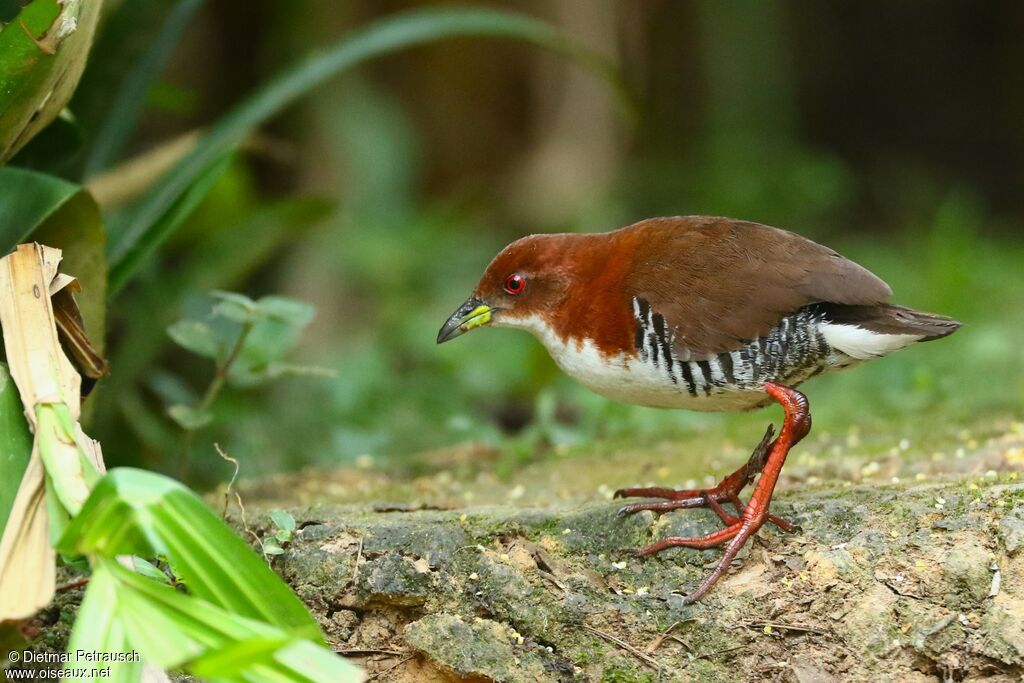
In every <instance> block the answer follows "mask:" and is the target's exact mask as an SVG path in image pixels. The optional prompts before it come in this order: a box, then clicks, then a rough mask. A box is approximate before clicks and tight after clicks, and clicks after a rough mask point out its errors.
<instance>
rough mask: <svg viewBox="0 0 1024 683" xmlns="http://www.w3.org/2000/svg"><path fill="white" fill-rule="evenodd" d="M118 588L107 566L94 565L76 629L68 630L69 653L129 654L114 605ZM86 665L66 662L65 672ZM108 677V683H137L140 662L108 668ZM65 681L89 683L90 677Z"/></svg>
mask: <svg viewBox="0 0 1024 683" xmlns="http://www.w3.org/2000/svg"><path fill="white" fill-rule="evenodd" d="M119 597H120V596H119V587H118V584H117V581H116V580H115V579H114V576H113V575H112V574H111V572H110V571H109V568H108V567H105V566H99V565H98V566H96V567H94V571H93V573H92V576H91V577H90V578H89V587H88V588H86V590H85V597H84V598H83V599H82V606H81V607H79V608H78V613H77V614H76V615H75V627H74V629H73V630H72V631H71V640H70V641H69V642H68V652H78V651H79V650H83V651H85V652H128V651H130V650H131V647H129V645H128V639H127V635H126V633H125V627H124V623H123V621H122V620H121V619H120V618H119V615H118V610H117V604H118V600H119ZM77 666H83V667H84V666H87V665H86V663H85V662H81V663H79V662H74V663H72V662H68V664H67V666H66V667H65V668H66V669H68V668H73V667H77ZM110 667H111V668H110V673H111V676H110V678H109V679H107V680H112V681H116V682H117V683H136V682H137V681H140V680H142V663H141V662H140V663H133V662H118V663H112V664H111V665H110ZM62 680H67V681H92V680H93V678H92V677H91V676H90V677H88V678H85V677H77V676H75V677H70V676H69V677H67V678H64V679H62Z"/></svg>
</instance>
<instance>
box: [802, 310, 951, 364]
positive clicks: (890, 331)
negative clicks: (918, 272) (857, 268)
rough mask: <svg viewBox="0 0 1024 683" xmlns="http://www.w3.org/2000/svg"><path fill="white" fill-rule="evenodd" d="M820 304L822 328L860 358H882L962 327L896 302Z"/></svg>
mask: <svg viewBox="0 0 1024 683" xmlns="http://www.w3.org/2000/svg"><path fill="white" fill-rule="evenodd" d="M816 308H817V309H818V311H819V312H820V313H821V315H822V324H821V326H820V328H819V329H821V331H822V333H823V334H824V335H825V340H826V341H827V342H828V344H829V345H830V346H831V347H832V348H834V349H837V350H839V351H842V352H843V353H845V354H846V355H848V356H850V357H851V358H856V359H860V360H864V359H868V358H878V357H879V356H884V355H886V354H889V353H891V352H893V351H896V350H897V349H901V348H903V347H905V346H908V345H910V344H913V343H915V342H921V341H931V340H932V339H940V338H942V337H945V336H947V335H950V334H952V333H953V332H956V331H957V329H959V327H960V323H959V322H957V321H956V320H953V319H952V318H947V317H945V316H942V315H935V314H934V313H925V312H923V311H915V310H914V309H912V308H907V307H906V306H896V305H894V304H875V305H873V306H846V305H842V304H818V305H816Z"/></svg>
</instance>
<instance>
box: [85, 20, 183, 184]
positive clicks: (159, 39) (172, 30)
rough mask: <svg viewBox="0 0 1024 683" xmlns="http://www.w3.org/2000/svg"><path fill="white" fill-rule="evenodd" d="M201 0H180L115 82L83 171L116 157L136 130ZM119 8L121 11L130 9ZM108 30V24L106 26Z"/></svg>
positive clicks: (96, 170)
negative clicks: (114, 91)
mask: <svg viewBox="0 0 1024 683" xmlns="http://www.w3.org/2000/svg"><path fill="white" fill-rule="evenodd" d="M151 2H152V0H128V1H127V2H126V3H125V4H127V5H133V4H134V5H141V4H144V3H145V4H150V3H151ZM202 4H203V0H179V1H178V2H177V3H176V4H175V5H174V8H173V9H172V11H171V12H170V14H169V15H168V16H167V17H166V20H165V21H164V22H163V24H162V26H161V27H160V29H159V31H158V32H157V33H156V36H155V37H154V39H153V41H152V44H151V45H150V47H149V49H148V50H146V51H145V53H144V54H143V55H142V57H141V59H139V61H138V62H137V63H136V64H135V65H134V66H133V68H132V69H131V70H130V71H129V72H128V73H127V75H126V76H125V77H124V78H123V80H121V82H120V83H119V85H118V88H117V93H116V94H115V95H114V97H113V98H111V99H110V101H109V103H108V104H107V106H106V108H105V113H106V116H104V117H103V119H102V120H101V122H100V126H99V128H98V129H97V131H96V134H95V136H94V139H93V142H92V145H91V147H90V149H89V156H88V158H87V159H86V162H85V169H84V170H83V175H84V177H86V178H89V177H91V176H94V175H96V174H97V173H99V172H100V171H102V170H104V169H106V168H107V167H109V166H110V165H111V164H112V163H113V162H114V161H115V160H117V159H118V158H119V157H120V155H121V152H122V151H123V149H124V147H125V145H126V144H127V143H128V141H129V139H130V138H131V135H132V133H133V132H134V131H135V128H136V125H137V124H138V121H139V118H140V117H141V116H142V112H143V109H144V108H145V105H146V98H147V97H148V95H149V91H150V88H151V87H152V85H153V83H154V82H155V81H156V79H157V78H158V77H159V76H160V72H161V70H162V69H163V66H164V63H165V62H166V61H167V58H168V57H169V55H170V53H171V50H172V49H173V48H174V47H175V46H176V45H177V44H178V40H179V38H180V37H181V33H182V31H184V29H185V26H187V25H188V22H189V20H190V19H191V18H192V15H193V14H195V12H196V10H197V9H199V7H200V6H201V5H202ZM133 9H135V8H129V10H125V9H123V8H122V10H121V13H122V14H127V13H128V12H129V11H130V10H133ZM108 30H109V28H108Z"/></svg>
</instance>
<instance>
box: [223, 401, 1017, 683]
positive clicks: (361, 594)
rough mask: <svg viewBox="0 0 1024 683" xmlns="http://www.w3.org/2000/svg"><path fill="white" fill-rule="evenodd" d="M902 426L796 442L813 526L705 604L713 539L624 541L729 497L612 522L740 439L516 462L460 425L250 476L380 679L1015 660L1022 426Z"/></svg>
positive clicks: (807, 520)
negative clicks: (474, 442) (702, 594)
mask: <svg viewBox="0 0 1024 683" xmlns="http://www.w3.org/2000/svg"><path fill="white" fill-rule="evenodd" d="M908 433H909V434H911V435H910V436H906V435H904V436H899V437H894V436H893V434H892V433H879V434H873V435H867V434H860V433H857V432H850V433H847V434H844V435H841V436H834V435H827V434H825V435H817V436H812V437H811V438H809V439H808V441H807V442H806V443H804V444H801V445H800V447H799V448H798V449H797V450H795V451H794V453H793V454H792V456H791V458H790V462H789V463H788V464H787V466H786V469H785V470H784V477H783V480H782V481H781V483H780V486H779V493H778V496H777V498H776V503H775V505H774V506H773V512H775V513H777V514H780V515H781V516H783V517H785V518H787V519H789V520H790V521H792V522H795V523H797V524H799V525H800V530H799V531H797V532H796V533H792V534H787V533H783V532H781V531H779V530H778V529H776V528H774V527H771V526H767V527H765V528H764V529H762V530H761V532H760V533H759V535H758V538H757V539H756V540H755V542H753V543H751V544H749V545H748V547H747V548H746V549H745V550H744V551H743V552H742V553H741V555H740V557H739V558H738V560H737V562H736V563H735V566H734V568H733V571H732V572H731V573H730V574H729V575H728V576H727V577H725V578H724V579H723V580H722V581H721V582H720V583H719V585H718V586H716V588H715V589H714V590H713V591H712V592H711V593H710V594H709V595H708V596H707V597H706V598H705V599H704V600H703V601H701V602H700V603H698V604H696V605H684V604H683V599H682V598H683V595H685V593H686V591H687V590H688V589H689V588H691V587H693V586H694V585H695V584H696V583H697V582H698V581H699V580H700V578H701V577H702V576H703V575H704V573H705V572H707V571H708V570H709V567H710V566H712V565H713V564H714V562H715V561H716V559H717V557H718V551H717V550H710V551H703V552H701V551H693V550H673V551H669V552H666V553H663V554H662V555H660V556H658V557H655V558H649V559H637V558H635V557H634V556H632V555H631V554H630V553H629V552H628V551H629V549H631V548H635V547H637V546H640V545H644V544H646V543H650V542H652V541H654V540H657V539H659V538H662V537H665V536H668V535H699V534H703V533H707V532H709V531H712V530H714V529H715V528H717V527H718V525H719V522H718V520H717V518H715V516H714V515H713V514H711V513H709V512H708V511H706V510H690V511H679V512H674V513H671V514H668V515H665V516H663V517H660V518H656V517H654V516H653V515H652V514H651V513H641V514H640V515H636V516H634V517H631V518H626V519H620V518H618V517H617V516H616V514H615V512H616V510H617V508H618V502H616V501H612V500H610V496H611V492H612V491H613V490H614V489H615V488H618V487H620V486H625V485H635V484H648V483H657V484H659V485H665V484H669V485H678V486H680V487H683V486H693V485H696V484H699V485H703V484H705V483H708V484H710V483H713V479H714V476H718V475H721V474H724V473H725V472H727V471H728V470H730V469H731V468H734V467H736V466H737V465H739V464H740V463H741V462H742V461H743V460H744V459H745V457H746V455H747V453H748V451H747V450H746V448H745V447H744V446H742V445H740V444H739V442H738V441H739V440H738V439H737V442H736V443H733V442H727V443H724V444H723V443H721V441H715V440H714V439H713V437H710V436H704V437H698V438H695V439H693V440H692V441H688V442H686V443H675V442H665V443H658V444H645V445H643V446H631V445H629V444H622V443H616V444H605V445H603V446H601V447H600V448H599V449H592V448H582V447H581V448H578V449H575V450H568V451H564V452H562V453H559V454H555V455H553V456H551V457H549V458H545V459H541V460H539V461H536V462H532V463H530V464H526V465H524V466H520V467H512V468H509V467H507V466H505V465H507V463H505V462H504V461H503V460H502V458H501V456H500V455H498V454H497V453H494V452H491V451H487V450H482V449H478V448H475V447H473V446H466V447H465V448H462V449H453V450H450V451H444V452H437V453H431V454H425V455H424V456H422V457H421V458H419V459H418V460H417V461H416V463H415V465H413V466H409V467H406V468H405V469H404V470H403V472H404V473H401V474H395V470H394V469H393V468H387V469H385V468H383V467H380V468H378V467H376V466H375V464H374V463H373V462H371V461H366V462H363V463H362V465H363V466H362V467H358V468H352V469H345V470H335V471H316V472H306V473H302V474H299V475H290V476H286V477H277V478H271V479H264V480H261V481H259V482H251V483H249V484H248V485H246V486H243V487H242V497H243V500H244V501H245V502H246V505H247V510H248V524H249V526H250V527H251V528H253V529H254V530H256V531H257V532H258V533H262V532H269V531H270V530H269V528H268V525H269V522H268V520H267V518H266V516H265V514H264V513H265V512H266V511H267V510H269V509H272V508H274V507H286V508H288V509H289V510H290V511H291V512H292V514H293V515H294V516H295V518H296V520H297V522H298V524H299V528H300V531H299V533H298V534H297V535H296V539H295V541H293V542H292V543H291V544H290V545H289V547H288V548H287V549H286V553H285V554H284V555H282V556H279V557H277V558H276V559H275V560H274V566H275V568H276V569H277V570H278V571H279V572H280V573H281V574H282V575H283V576H284V577H285V578H286V579H287V580H288V581H289V583H290V584H291V585H292V586H293V587H294V588H295V589H296V590H297V591H298V593H299V595H300V596H302V598H303V599H304V600H305V601H306V602H307V604H309V605H310V607H311V608H312V609H313V610H314V611H315V612H316V614H317V615H318V617H319V618H320V619H321V621H322V623H323V625H324V628H325V632H326V633H327V635H328V637H329V639H330V640H331V642H332V644H333V645H334V647H335V648H336V649H337V650H339V651H341V652H344V653H345V654H347V655H348V656H351V657H353V658H355V659H357V660H358V661H359V662H360V663H361V664H362V665H363V666H365V667H366V668H367V670H368V671H369V672H371V674H372V675H375V676H376V678H375V680H383V681H411V680H458V679H468V680H488V679H493V680H502V681H504V680H508V681H576V680H579V681H591V680H593V681H668V680H681V681H687V680H693V681H747V680H752V681H762V680H765V681H776V680H777V681H793V680H796V681H800V682H801V683H808V682H810V681H815V682H824V681H934V680H957V681H959V680H965V681H975V680H993V681H1018V680H1020V678H1021V676H1022V675H1024V552H1021V548H1022V547H1024V512H1022V511H1024V480H1021V479H1019V472H1020V471H1021V468H1022V465H1024V427H1022V425H1020V424H1018V423H1013V422H1011V421H1010V420H1005V421H1003V420H993V421H988V422H985V423H983V424H982V425H981V426H976V427H974V428H971V429H970V430H963V429H961V428H959V427H957V428H955V429H954V428H951V427H947V426H937V427H931V426H929V427H928V428H926V429H921V430H919V431H917V432H913V431H912V432H904V434H908ZM745 436H746V435H741V437H745ZM758 436H759V434H753V433H752V434H751V435H750V443H754V442H756V440H757V438H758ZM496 472H502V473H503V476H498V474H496ZM709 473H713V475H714V476H710V475H709V476H708V477H707V478H705V475H708V474H709Z"/></svg>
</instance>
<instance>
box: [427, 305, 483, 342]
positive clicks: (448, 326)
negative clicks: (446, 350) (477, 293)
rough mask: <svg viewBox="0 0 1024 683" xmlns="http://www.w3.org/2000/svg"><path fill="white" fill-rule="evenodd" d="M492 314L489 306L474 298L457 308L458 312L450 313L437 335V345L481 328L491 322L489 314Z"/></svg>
mask: <svg viewBox="0 0 1024 683" xmlns="http://www.w3.org/2000/svg"><path fill="white" fill-rule="evenodd" d="M493 312H494V309H492V308H491V307H490V306H488V305H487V304H485V303H484V302H483V301H480V299H477V298H476V297H473V298H471V299H470V300H469V301H467V302H466V303H464V304H462V305H461V306H459V310H457V311H455V312H454V313H452V316H451V317H450V318H448V320H447V322H445V324H444V325H443V326H442V327H441V331H440V332H438V333H437V343H438V344H443V343H444V342H446V341H448V340H449V339H455V338H456V337H458V336H459V335H460V334H465V333H466V332H469V331H470V330H472V329H473V328H474V327H481V326H482V325H486V324H487V323H489V322H491V314H492V313H493Z"/></svg>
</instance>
